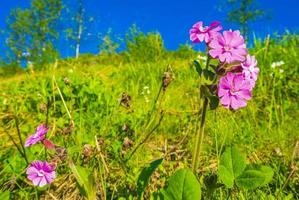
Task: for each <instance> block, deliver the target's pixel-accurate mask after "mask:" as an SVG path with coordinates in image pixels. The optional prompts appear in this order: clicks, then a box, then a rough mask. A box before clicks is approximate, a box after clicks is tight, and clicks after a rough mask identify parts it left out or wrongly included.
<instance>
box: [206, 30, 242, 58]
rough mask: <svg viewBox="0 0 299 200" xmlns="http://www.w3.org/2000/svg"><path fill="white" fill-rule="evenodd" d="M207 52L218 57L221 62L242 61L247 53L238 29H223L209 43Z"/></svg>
mask: <svg viewBox="0 0 299 200" xmlns="http://www.w3.org/2000/svg"><path fill="white" fill-rule="evenodd" d="M209 47H210V50H209V54H210V55H211V56H212V57H213V58H219V60H220V61H221V62H226V63H232V62H236V61H240V62H243V61H244V60H245V58H246V55H247V49H246V45H245V42H244V39H243V37H242V35H241V34H240V31H232V30H229V31H223V35H221V34H218V35H217V36H216V37H214V38H213V39H212V41H211V42H210V43H209Z"/></svg>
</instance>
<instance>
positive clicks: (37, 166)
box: [26, 160, 56, 187]
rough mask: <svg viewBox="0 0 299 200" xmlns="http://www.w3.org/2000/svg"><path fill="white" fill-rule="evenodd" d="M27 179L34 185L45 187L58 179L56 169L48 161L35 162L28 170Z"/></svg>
mask: <svg viewBox="0 0 299 200" xmlns="http://www.w3.org/2000/svg"><path fill="white" fill-rule="evenodd" d="M26 174H27V175H28V176H27V178H28V179H29V180H30V181H32V183H33V185H35V186H39V187H43V186H45V185H46V184H50V183H52V182H53V180H54V179H55V178H56V174H55V169H54V167H53V166H52V165H50V164H49V163H48V162H47V161H39V160H37V161H33V162H32V163H31V164H30V166H29V167H28V168H27V170H26Z"/></svg>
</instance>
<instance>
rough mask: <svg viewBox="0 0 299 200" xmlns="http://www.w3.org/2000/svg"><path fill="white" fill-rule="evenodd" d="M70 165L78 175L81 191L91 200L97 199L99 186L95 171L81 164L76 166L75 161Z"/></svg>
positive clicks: (75, 174) (76, 175)
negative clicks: (92, 171)
mask: <svg viewBox="0 0 299 200" xmlns="http://www.w3.org/2000/svg"><path fill="white" fill-rule="evenodd" d="M69 165H70V168H71V170H72V172H73V174H74V176H75V177H76V180H77V183H78V185H79V189H80V192H81V193H82V194H83V195H84V196H86V197H87V199H89V200H94V199H96V196H97V186H96V181H95V179H94V175H93V173H91V171H89V170H88V169H86V168H83V167H81V166H75V165H74V163H70V164H69Z"/></svg>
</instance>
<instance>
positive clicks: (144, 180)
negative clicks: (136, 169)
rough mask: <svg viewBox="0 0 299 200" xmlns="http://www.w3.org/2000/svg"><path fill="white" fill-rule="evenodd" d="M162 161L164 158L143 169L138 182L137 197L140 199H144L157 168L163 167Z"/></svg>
mask: <svg viewBox="0 0 299 200" xmlns="http://www.w3.org/2000/svg"><path fill="white" fill-rule="evenodd" d="M162 161H163V158H161V159H158V160H155V161H153V162H151V163H150V164H149V166H146V167H144V168H143V169H142V171H141V173H140V174H139V177H138V180H137V195H138V198H139V199H142V196H143V192H144V190H145V189H146V187H147V186H148V184H149V181H150V178H151V175H152V174H153V173H154V171H155V170H156V169H157V167H159V165H161V163H162Z"/></svg>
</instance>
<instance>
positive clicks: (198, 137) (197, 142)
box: [192, 97, 208, 173]
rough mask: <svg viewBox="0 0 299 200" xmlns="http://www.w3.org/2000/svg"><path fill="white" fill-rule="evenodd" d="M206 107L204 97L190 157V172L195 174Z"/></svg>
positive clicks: (206, 103) (206, 100)
mask: <svg viewBox="0 0 299 200" xmlns="http://www.w3.org/2000/svg"><path fill="white" fill-rule="evenodd" d="M207 107H208V98H206V97H204V98H203V108H202V112H201V121H200V126H199V129H197V133H196V136H195V148H194V150H193V156H192V171H193V172H194V173H196V170H197V169H198V166H199V161H200V152H201V146H202V141H203V138H204V127H205V120H206V113H207Z"/></svg>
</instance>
